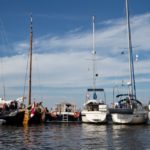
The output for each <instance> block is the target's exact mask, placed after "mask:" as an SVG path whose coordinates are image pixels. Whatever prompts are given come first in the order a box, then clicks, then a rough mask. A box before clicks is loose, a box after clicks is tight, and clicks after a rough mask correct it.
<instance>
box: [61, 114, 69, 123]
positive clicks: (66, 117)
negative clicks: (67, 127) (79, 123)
mask: <svg viewBox="0 0 150 150" xmlns="http://www.w3.org/2000/svg"><path fill="white" fill-rule="evenodd" d="M62 119H63V120H62V121H63V122H68V114H64V115H63V118H62Z"/></svg>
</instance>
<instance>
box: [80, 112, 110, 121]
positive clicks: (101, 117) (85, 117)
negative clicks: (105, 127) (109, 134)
mask: <svg viewBox="0 0 150 150" xmlns="http://www.w3.org/2000/svg"><path fill="white" fill-rule="evenodd" d="M81 116H82V122H83V123H105V122H106V121H107V119H106V118H107V112H101V111H86V110H85V111H82V112H81Z"/></svg>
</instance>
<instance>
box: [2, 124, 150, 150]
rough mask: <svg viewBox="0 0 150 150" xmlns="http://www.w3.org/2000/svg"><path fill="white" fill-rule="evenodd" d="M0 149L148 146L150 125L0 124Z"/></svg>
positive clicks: (138, 149) (144, 149) (127, 149)
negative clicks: (24, 125) (19, 125)
mask: <svg viewBox="0 0 150 150" xmlns="http://www.w3.org/2000/svg"><path fill="white" fill-rule="evenodd" d="M0 149H3V150H43V149H47V150H149V149H150V125H137V126H125V125H92V124H50V123H49V124H46V125H32V126H27V127H22V126H21V127H15V126H3V125H1V126H0Z"/></svg>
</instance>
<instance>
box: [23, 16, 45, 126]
mask: <svg viewBox="0 0 150 150" xmlns="http://www.w3.org/2000/svg"><path fill="white" fill-rule="evenodd" d="M32 38H33V31H32V16H31V17H30V49H29V93H28V94H29V95H28V106H27V108H26V111H25V117H24V121H23V124H24V125H26V124H32V123H42V122H44V120H45V108H44V107H43V105H42V102H40V103H36V102H33V103H31V94H32V93H31V89H32V41H33V39H32Z"/></svg>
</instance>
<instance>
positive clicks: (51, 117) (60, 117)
mask: <svg viewBox="0 0 150 150" xmlns="http://www.w3.org/2000/svg"><path fill="white" fill-rule="evenodd" d="M46 122H62V123H63V122H81V115H80V113H79V112H77V113H72V112H70V113H69V112H64V113H63V112H61V113H49V114H46Z"/></svg>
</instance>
